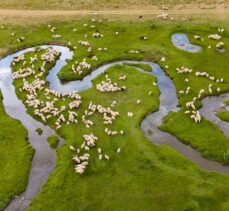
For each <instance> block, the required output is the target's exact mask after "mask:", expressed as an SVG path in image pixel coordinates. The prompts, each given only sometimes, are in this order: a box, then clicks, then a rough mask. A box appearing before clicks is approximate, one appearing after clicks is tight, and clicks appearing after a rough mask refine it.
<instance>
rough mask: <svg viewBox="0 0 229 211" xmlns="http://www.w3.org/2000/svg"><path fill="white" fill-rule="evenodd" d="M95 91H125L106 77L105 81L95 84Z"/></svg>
mask: <svg viewBox="0 0 229 211" xmlns="http://www.w3.org/2000/svg"><path fill="white" fill-rule="evenodd" d="M96 89H97V90H99V91H100V92H117V91H123V90H125V89H126V87H125V86H122V87H119V86H118V85H117V84H116V83H112V80H111V79H110V78H109V76H108V75H106V80H105V81H102V82H101V83H99V84H96Z"/></svg>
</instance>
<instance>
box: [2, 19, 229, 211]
mask: <svg viewBox="0 0 229 211" xmlns="http://www.w3.org/2000/svg"><path fill="white" fill-rule="evenodd" d="M84 23H88V26H83V24H84ZM52 24H53V25H55V26H56V27H57V30H56V33H57V34H61V35H62V38H60V39H58V40H52V39H51V36H52V33H51V32H50V30H49V29H48V27H47V26H46V25H38V26H33V27H18V26H7V27H5V29H4V30H2V31H1V32H2V33H1V34H0V47H1V48H7V49H8V48H9V50H10V51H12V50H15V49H18V48H19V47H26V46H30V45H39V44H42V43H51V42H55V43H60V44H65V45H67V44H68V42H71V47H72V48H73V47H74V46H77V48H78V49H76V50H74V53H75V56H74V59H73V61H70V62H69V64H68V65H67V66H66V67H65V68H63V70H62V71H61V72H60V74H59V76H60V78H62V79H64V80H74V79H76V78H80V77H83V76H84V75H86V74H88V72H90V71H92V70H93V68H95V67H97V66H100V65H101V64H104V63H107V62H108V61H114V60H119V59H130V60H131V59H132V60H150V61H154V62H158V63H159V64H160V65H161V66H162V67H164V68H165V66H166V65H168V66H169V68H165V71H166V72H167V74H168V75H169V76H170V77H171V78H172V79H173V81H174V83H175V85H176V88H177V90H181V89H185V88H186V87H187V86H190V87H191V93H190V94H189V95H179V97H180V105H181V106H182V110H181V111H180V112H178V113H171V114H170V115H169V116H168V117H167V118H166V119H165V125H164V126H163V127H164V129H165V130H167V131H171V132H172V133H173V134H174V135H175V136H176V137H178V138H180V140H182V141H184V142H185V143H189V144H191V145H192V146H193V147H195V148H197V149H198V150H199V151H201V153H202V154H203V155H204V156H206V157H208V158H211V159H216V160H219V161H222V162H223V161H227V160H228V159H229V156H228V155H227V154H229V153H227V152H228V149H229V142H228V138H226V137H224V136H223V134H222V133H221V131H220V130H219V128H217V127H216V126H215V125H213V124H212V123H210V122H208V121H206V120H203V121H201V123H200V124H198V125H197V124H195V123H194V122H193V120H191V119H190V118H189V117H187V116H186V115H184V110H185V109H184V106H185V103H186V102H187V101H189V100H191V99H192V98H193V97H194V96H196V95H198V92H199V90H200V89H201V88H205V89H206V87H208V84H209V81H208V80H207V79H204V78H197V77H195V76H194V74H193V73H192V74H188V75H178V74H177V72H176V68H177V67H181V66H187V67H190V68H193V70H194V72H195V71H197V70H198V71H200V70H201V71H207V72H208V73H210V74H211V75H213V76H215V77H217V78H221V77H223V78H224V84H217V85H216V84H215V83H214V82H211V83H212V84H213V87H214V89H213V94H216V91H215V88H216V87H217V86H220V88H221V91H222V92H223V91H228V90H229V86H228V82H229V81H228V80H229V72H228V71H227V68H228V67H227V66H228V64H227V63H225V61H228V59H229V55H228V54H227V53H217V52H215V50H214V47H212V48H211V49H208V48H207V46H208V45H210V44H211V45H212V46H214V45H215V44H216V42H215V41H211V40H209V39H208V38H207V36H208V35H209V34H212V33H216V32H217V26H219V27H223V28H225V29H226V32H225V33H224V34H223V41H224V42H225V46H226V47H227V46H229V34H228V31H229V27H228V25H227V24H222V23H220V24H219V23H214V22H213V23H211V24H209V23H207V24H202V25H200V24H194V23H182V22H174V23H173V22H169V23H166V22H165V23H164V22H159V21H158V20H157V21H146V22H112V21H109V22H108V21H106V20H103V22H102V23H99V22H91V21H89V20H88V19H82V20H81V21H77V22H69V23H61V22H60V23H52ZM90 25H95V28H94V29H93V28H90ZM73 28H77V29H78V31H77V32H73V31H72V30H73ZM136 29H137V30H136ZM95 31H100V32H101V33H102V34H103V35H104V37H103V38H99V39H95V38H93V37H92V33H94V32H95ZM116 31H118V32H119V35H115V32H116ZM11 32H16V35H15V37H10V34H11ZM174 32H185V33H187V34H188V35H189V36H190V38H191V37H192V36H193V35H194V34H199V35H201V36H203V37H204V38H205V41H204V42H201V41H196V40H192V43H195V44H200V45H201V46H202V47H203V51H202V52H201V53H198V54H190V53H186V52H183V51H181V50H179V49H176V48H175V47H174V46H173V45H172V44H171V40H170V36H171V34H172V33H174ZM25 34H26V37H25V38H26V40H25V41H24V42H23V43H21V44H19V43H17V41H16V37H19V36H25ZM85 34H87V35H88V37H87V38H85ZM142 36H147V37H148V40H146V41H144V40H141V39H140V38H141V37H142ZM79 40H86V41H88V42H90V44H91V46H92V49H93V50H92V52H87V47H83V46H80V45H79V43H78V41H79ZM99 47H107V48H108V51H106V52H103V51H97V49H98V48H99ZM130 50H138V51H139V52H140V53H139V54H132V53H130V52H129V51H130ZM94 55H96V56H97V57H98V61H92V59H91V58H92V57H93V56H94ZM162 56H165V57H166V62H164V63H163V62H160V59H161V57H162ZM85 57H87V61H88V62H89V63H90V64H92V66H93V68H92V69H91V70H89V71H85V72H84V74H82V75H81V76H80V77H78V76H77V75H76V74H75V73H73V72H72V71H71V65H72V64H73V63H74V62H75V61H80V62H81V61H82V60H83V58H85ZM203 64H204V66H203ZM16 68H17V67H16ZM46 68H47V69H50V67H46ZM216 69H217V71H215V70H216ZM107 73H108V75H109V76H110V77H111V78H112V80H114V81H117V80H118V77H119V76H120V74H123V73H125V74H126V75H127V80H126V81H120V82H118V83H119V84H121V85H126V86H127V88H128V89H127V91H125V92H118V93H100V92H99V91H98V90H96V89H95V86H93V87H92V88H91V89H89V90H86V91H83V92H81V93H80V94H81V96H82V100H83V104H82V106H81V107H80V108H79V109H78V110H77V113H78V115H79V117H81V116H82V114H83V112H84V110H85V109H86V108H87V107H88V104H89V103H90V101H93V103H95V104H102V105H103V106H109V105H110V104H111V103H112V101H113V100H116V101H117V106H116V107H115V108H114V110H117V111H119V113H120V116H119V117H118V118H117V119H116V120H115V121H114V124H113V125H112V126H110V127H109V128H111V129H114V130H118V129H123V130H124V132H125V135H124V136H114V137H109V136H107V135H106V134H105V133H104V128H105V126H104V125H103V124H102V123H101V121H102V117H101V115H98V114H96V115H94V116H93V117H92V119H93V121H94V127H92V128H91V129H88V128H85V126H84V125H83V124H82V122H81V121H79V124H77V125H69V126H68V125H65V126H63V127H62V128H61V129H60V130H59V131H58V132H59V134H60V135H61V136H63V137H64V138H65V140H66V141H65V144H64V145H63V146H62V147H61V148H60V149H59V150H58V161H57V165H56V168H55V170H54V171H53V173H52V174H51V176H50V178H49V180H48V182H47V183H46V184H45V186H44V188H43V189H42V192H41V193H40V194H39V196H38V197H37V198H36V199H35V200H34V201H33V203H32V205H31V207H30V208H29V210H35V211H37V210H44V207H45V209H46V210H57V211H58V210H60V211H62V210H163V211H164V210H225V211H226V210H228V209H229V202H228V198H229V194H228V192H229V177H228V176H225V175H219V174H217V173H209V172H203V171H201V170H199V168H198V167H196V166H195V165H194V164H193V163H192V162H190V161H189V160H188V159H185V158H184V157H183V156H181V155H179V154H178V153H177V152H176V151H174V150H172V149H171V148H169V147H165V146H163V147H156V146H154V145H152V143H150V142H149V141H148V140H146V139H145V137H144V136H143V134H142V133H141V132H140V129H139V124H140V122H141V120H142V118H143V117H144V116H145V115H146V114H147V113H149V112H152V111H156V109H157V108H158V104H159V101H158V99H159V93H158V89H157V88H156V87H155V86H152V82H153V81H155V78H154V77H153V76H150V75H149V74H147V73H142V72H138V71H136V70H135V69H134V67H130V66H129V65H124V66H120V65H118V66H114V67H112V68H110V69H109V70H107ZM185 78H189V80H190V82H189V84H187V83H186V82H184V79H185ZM101 80H104V75H103V74H101V75H100V76H99V77H97V78H96V79H95V80H94V82H93V83H94V85H95V84H97V83H98V82H100V81H101ZM122 83H123V84H122ZM15 85H16V88H17V91H18V89H19V88H20V86H21V84H20V81H15ZM151 90H152V91H153V95H152V96H149V95H148V92H149V91H151ZM17 94H18V95H19V97H20V98H21V99H23V100H24V99H25V93H21V92H17ZM206 95H209V93H206ZM38 97H39V98H41V99H42V97H43V95H42V92H41V93H40V95H39V96H38ZM138 99H141V100H142V104H140V105H136V101H137V100H138ZM66 103H68V101H66V102H64V101H63V102H60V104H58V106H61V105H65V104H66ZM198 106H200V104H199V105H198ZM128 111H131V112H133V113H134V117H133V118H127V112H128ZM29 113H30V114H33V111H32V109H29ZM47 124H49V125H51V126H52V125H53V120H52V119H50V120H49V121H48V122H47ZM90 132H93V133H94V134H95V135H96V136H98V137H99V141H98V144H97V147H101V148H102V150H103V151H105V152H106V153H107V154H109V156H110V160H109V161H105V160H102V161H99V159H98V153H97V147H96V148H95V149H93V150H91V151H90V153H91V160H90V164H89V168H88V169H87V170H86V172H85V174H84V175H82V176H79V175H77V174H76V173H75V172H74V165H73V162H72V161H71V156H72V153H71V152H70V151H69V146H70V145H73V146H75V147H79V146H80V144H81V143H82V135H83V134H88V133H90ZM209 136H211V137H210V138H209ZM197 139H198V140H197ZM119 147H120V148H121V153H120V154H117V153H116V150H117V148H119ZM47 199H48V200H47ZM165 202H166V203H165Z"/></svg>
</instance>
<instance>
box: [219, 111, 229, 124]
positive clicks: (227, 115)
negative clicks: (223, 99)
mask: <svg viewBox="0 0 229 211" xmlns="http://www.w3.org/2000/svg"><path fill="white" fill-rule="evenodd" d="M216 115H217V116H218V117H219V118H220V119H222V120H223V121H226V122H229V111H218V112H216Z"/></svg>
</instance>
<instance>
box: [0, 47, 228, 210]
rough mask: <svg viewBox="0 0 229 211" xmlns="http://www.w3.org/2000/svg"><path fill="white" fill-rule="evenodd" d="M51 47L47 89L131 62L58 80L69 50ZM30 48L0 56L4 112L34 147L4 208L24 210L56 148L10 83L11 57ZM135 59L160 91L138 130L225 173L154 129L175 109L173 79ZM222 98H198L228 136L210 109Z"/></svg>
mask: <svg viewBox="0 0 229 211" xmlns="http://www.w3.org/2000/svg"><path fill="white" fill-rule="evenodd" d="M40 47H41V48H48V47H50V46H48V45H46V46H40ZM52 47H53V48H54V49H55V50H57V51H59V52H60V53H61V56H60V58H59V60H58V61H57V62H56V64H55V66H54V67H53V68H52V69H51V70H50V71H49V75H48V76H47V81H49V83H50V88H51V89H54V90H56V91H58V92H62V93H63V92H64V93H66V92H70V91H75V90H78V91H80V90H85V89H88V88H90V87H91V86H92V82H91V81H92V79H94V78H95V77H97V76H98V75H99V74H101V73H102V72H104V71H105V70H106V69H107V68H109V67H110V66H112V65H114V64H122V63H126V62H131V63H133V61H126V60H123V61H118V62H112V63H109V64H106V65H103V66H101V67H99V68H98V69H96V70H94V71H93V72H92V73H91V74H90V75H88V76H86V77H85V78H84V79H83V80H81V81H71V82H68V83H64V84H62V83H61V82H60V80H59V79H58V77H57V76H56V74H57V73H58V72H59V71H60V69H61V68H62V67H63V66H64V65H65V64H66V60H69V59H72V56H73V53H72V52H71V51H70V49H68V48H67V47H63V46H56V45H52ZM32 49H33V48H28V49H25V50H20V51H18V52H16V53H14V54H11V55H9V56H7V57H5V58H3V59H2V60H0V89H1V91H2V94H3V105H4V107H5V110H6V113H7V114H8V115H9V116H10V117H12V118H14V119H17V120H19V121H21V123H22V124H23V125H24V126H25V127H26V129H27V130H28V136H29V143H30V144H31V145H32V147H33V148H34V150H35V155H34V158H33V161H32V165H31V170H30V176H29V182H28V185H27V188H26V190H25V192H23V193H22V194H21V195H20V196H18V197H16V198H15V199H14V200H12V201H11V203H10V204H9V205H8V207H7V208H6V209H5V210H6V211H21V210H25V209H26V208H27V207H28V206H29V203H30V202H31V200H32V199H33V198H34V197H35V196H36V195H37V194H38V193H39V192H40V190H41V188H42V186H43V184H44V183H45V182H46V180H47V178H48V176H49V174H50V173H51V172H52V170H53V169H54V167H55V164H56V151H55V150H53V149H51V148H50V146H49V144H48V142H47V137H48V136H50V135H53V134H56V132H55V131H54V130H52V129H51V128H50V127H48V126H45V125H43V124H42V123H41V122H38V121H36V120H35V119H33V118H32V117H31V116H30V115H28V114H27V111H26V108H25V106H24V104H23V102H22V101H21V100H20V99H18V97H17V96H16V93H15V88H14V86H13V79H12V69H11V62H12V60H13V58H14V57H16V56H19V55H21V54H23V53H25V52H28V51H31V50H32ZM136 63H144V64H149V65H150V66H151V67H152V69H153V71H152V72H151V74H153V75H154V76H156V78H157V80H158V87H159V89H160V92H161V95H160V107H159V110H158V111H157V112H154V113H152V114H149V115H148V116H147V117H146V118H144V119H143V120H142V123H141V130H142V132H143V133H144V134H145V136H146V137H147V138H148V139H149V140H151V141H152V142H153V143H154V144H156V145H169V146H171V147H172V148H174V149H176V150H177V151H178V152H180V153H181V154H183V155H184V156H186V157H187V158H189V159H190V160H192V161H193V162H195V163H196V164H198V165H199V166H200V167H202V168H203V169H206V170H211V171H217V172H221V173H229V166H224V165H222V164H221V163H218V162H215V161H211V160H207V159H205V158H203V157H202V156H201V155H200V153H199V152H197V151H196V150H195V149H193V148H191V147H190V146H188V145H185V144H183V143H182V142H180V141H179V140H177V139H176V137H174V136H172V135H170V134H168V133H165V132H163V131H161V130H159V129H158V126H159V125H160V124H161V123H162V119H163V117H164V116H166V115H167V114H168V112H170V111H178V110H179V107H178V98H177V95H176V89H175V86H174V84H173V81H172V80H171V79H170V78H169V77H168V76H167V75H166V74H165V72H164V71H163V70H162V69H161V68H160V67H159V66H158V65H157V64H155V63H153V62H149V61H141V62H136ZM141 71H143V70H141ZM149 74H150V73H149ZM226 99H227V100H228V99H229V93H227V94H223V95H221V96H218V97H207V98H205V99H204V100H203V101H202V103H203V108H202V109H201V110H200V112H201V114H202V115H203V116H204V117H205V118H207V119H208V120H210V121H212V122H214V123H216V124H217V125H218V126H219V127H220V128H221V129H222V130H223V132H224V133H225V135H227V136H228V133H229V131H228V130H229V124H228V123H226V122H223V121H221V120H220V119H218V118H217V117H216V116H215V115H214V111H215V110H216V109H218V108H219V107H220V106H222V103H223V101H224V100H226ZM37 128H42V130H43V133H42V135H38V134H37V133H36V129H37ZM149 130H151V131H152V134H149V132H148V131H149ZM63 141H64V140H63V139H61V143H63Z"/></svg>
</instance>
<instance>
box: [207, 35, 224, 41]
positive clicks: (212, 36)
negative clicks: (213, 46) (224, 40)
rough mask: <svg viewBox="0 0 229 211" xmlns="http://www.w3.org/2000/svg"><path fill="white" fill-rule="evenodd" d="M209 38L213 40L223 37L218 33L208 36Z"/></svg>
mask: <svg viewBox="0 0 229 211" xmlns="http://www.w3.org/2000/svg"><path fill="white" fill-rule="evenodd" d="M208 38H209V39H212V40H220V39H221V36H220V35H218V34H211V35H209V36H208Z"/></svg>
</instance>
